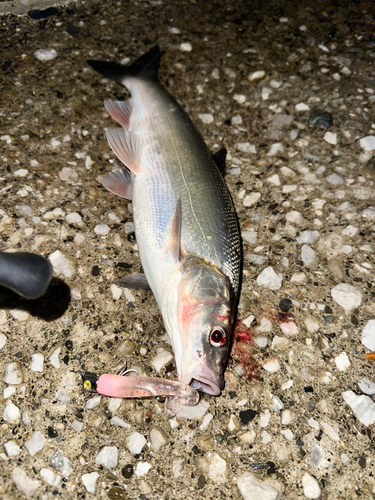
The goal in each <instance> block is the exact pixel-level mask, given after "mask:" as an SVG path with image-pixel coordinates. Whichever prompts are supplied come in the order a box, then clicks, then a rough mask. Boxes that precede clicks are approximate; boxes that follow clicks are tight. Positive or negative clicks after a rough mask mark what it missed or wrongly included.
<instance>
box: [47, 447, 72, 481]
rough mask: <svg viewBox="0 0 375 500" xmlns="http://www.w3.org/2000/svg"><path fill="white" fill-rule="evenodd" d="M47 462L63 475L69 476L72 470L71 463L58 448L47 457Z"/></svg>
mask: <svg viewBox="0 0 375 500" xmlns="http://www.w3.org/2000/svg"><path fill="white" fill-rule="evenodd" d="M49 463H50V464H51V466H52V467H53V468H54V469H55V470H57V471H58V472H60V474H62V475H63V476H66V477H68V476H70V474H71V473H72V472H73V464H72V462H71V461H70V460H69V458H67V457H64V455H63V454H62V453H61V451H60V450H57V451H56V452H55V453H53V455H51V456H50V457H49Z"/></svg>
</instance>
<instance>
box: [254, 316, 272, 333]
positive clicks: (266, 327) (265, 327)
mask: <svg viewBox="0 0 375 500" xmlns="http://www.w3.org/2000/svg"><path fill="white" fill-rule="evenodd" d="M256 330H257V332H262V333H269V332H271V331H272V323H271V321H270V320H269V319H268V318H266V317H265V316H263V317H262V318H261V320H260V324H259V326H257V327H256Z"/></svg>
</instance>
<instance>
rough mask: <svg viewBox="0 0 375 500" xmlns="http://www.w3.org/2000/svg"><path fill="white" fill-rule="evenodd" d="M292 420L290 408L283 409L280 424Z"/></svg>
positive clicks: (287, 423) (286, 423)
mask: <svg viewBox="0 0 375 500" xmlns="http://www.w3.org/2000/svg"><path fill="white" fill-rule="evenodd" d="M293 420H294V413H293V412H292V410H283V411H282V413H281V423H282V425H289V424H291V423H292V422H293Z"/></svg>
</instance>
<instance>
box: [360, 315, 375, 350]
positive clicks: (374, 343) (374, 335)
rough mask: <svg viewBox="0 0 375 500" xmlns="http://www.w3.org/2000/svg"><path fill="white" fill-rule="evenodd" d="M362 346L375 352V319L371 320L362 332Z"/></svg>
mask: <svg viewBox="0 0 375 500" xmlns="http://www.w3.org/2000/svg"><path fill="white" fill-rule="evenodd" d="M361 342H362V344H363V345H364V346H365V347H367V348H368V349H370V350H371V351H375V319H370V321H368V322H367V323H366V325H365V327H364V329H363V330H362V338H361Z"/></svg>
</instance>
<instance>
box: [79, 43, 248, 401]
mask: <svg viewBox="0 0 375 500" xmlns="http://www.w3.org/2000/svg"><path fill="white" fill-rule="evenodd" d="M161 56H162V53H161V52H160V50H159V48H158V47H154V48H153V49H151V50H150V51H149V52H148V53H147V54H144V55H143V56H141V57H140V58H139V59H137V60H136V61H135V62H134V63H133V64H132V65H131V66H122V65H119V64H116V63H111V62H104V61H88V63H89V64H90V65H91V66H92V68H93V69H95V70H96V71H98V72H99V73H101V74H102V75H104V76H106V77H109V78H111V79H113V80H115V81H117V82H119V83H121V84H122V85H124V86H125V87H126V88H127V89H128V90H129V92H130V94H131V98H130V99H128V100H127V101H118V102H110V101H106V102H105V107H106V109H107V111H108V113H109V114H110V115H111V116H112V118H114V119H115V120H116V121H117V123H119V125H121V128H109V129H107V139H108V142H109V145H110V146H111V148H112V150H113V151H114V153H115V154H116V156H117V157H118V158H119V159H120V160H121V161H122V163H123V164H124V165H125V166H126V167H127V168H125V169H122V170H118V171H115V172H111V173H109V174H108V175H106V176H105V177H104V178H103V180H102V182H103V184H104V186H105V187H106V188H107V189H109V190H110V191H111V192H112V193H114V194H116V195H118V196H121V197H123V198H126V199H129V200H132V203H133V214H134V225H135V232H136V237H137V244H138V250H139V254H140V258H141V263H142V266H143V269H144V273H145V275H134V274H133V275H130V276H127V277H125V278H122V279H120V280H119V281H118V282H117V283H118V284H120V285H122V286H125V287H131V288H151V290H152V291H153V293H154V295H155V298H156V301H157V303H158V306H159V308H160V310H161V313H162V315H163V320H164V324H165V327H166V330H167V333H168V335H169V337H170V341H171V344H172V347H173V351H174V355H175V359H176V366H177V372H178V377H179V380H180V381H181V382H183V383H185V384H189V385H191V386H192V387H193V388H195V389H197V390H199V391H202V392H205V393H208V394H212V395H218V394H220V391H221V389H222V388H223V385H224V378H223V371H224V368H225V365H226V361H227V357H228V350H229V346H230V340H231V333H232V329H233V318H234V315H235V307H236V302H237V296H238V290H239V279H240V264H241V244H240V235H239V229H238V222H237V218H236V214H235V210H234V206H233V202H232V199H231V197H230V194H229V191H228V188H227V186H226V184H225V182H224V179H223V175H222V174H223V173H222V172H221V171H220V169H219V167H218V165H217V164H216V163H215V161H214V159H213V157H212V155H211V153H210V151H209V150H208V148H207V146H206V144H205V143H204V141H203V139H202V137H201V136H200V134H199V133H198V132H197V130H196V129H195V127H194V125H193V124H192V122H191V120H190V119H189V117H188V116H187V115H186V113H185V112H184V111H183V110H182V108H181V107H180V105H179V104H178V103H177V102H176V101H175V100H174V99H173V98H172V97H171V96H170V95H169V93H168V92H167V91H166V90H164V89H163V88H162V87H161V86H160V84H159V83H158V77H157V74H158V68H159V62H160V58H161Z"/></svg>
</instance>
